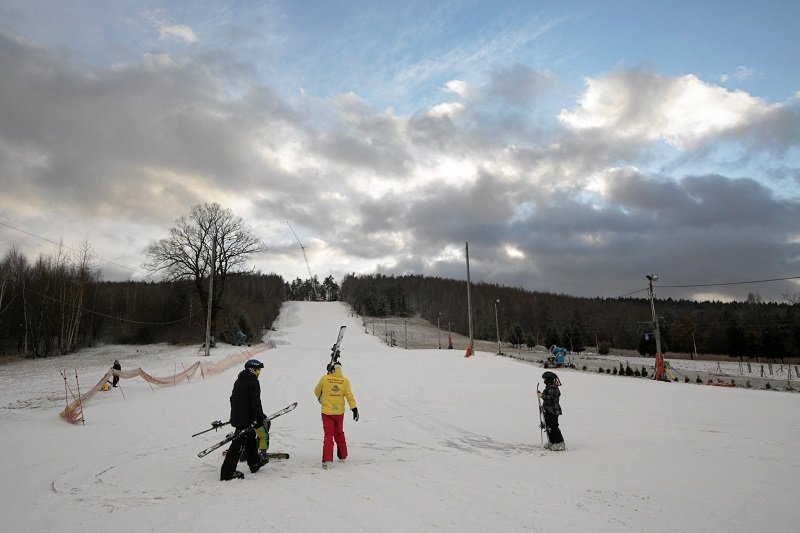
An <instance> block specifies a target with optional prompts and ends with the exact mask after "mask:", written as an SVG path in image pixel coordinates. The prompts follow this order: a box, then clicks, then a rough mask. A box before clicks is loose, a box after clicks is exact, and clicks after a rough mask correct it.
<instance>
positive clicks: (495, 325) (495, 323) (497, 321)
mask: <svg viewBox="0 0 800 533" xmlns="http://www.w3.org/2000/svg"><path fill="white" fill-rule="evenodd" d="M499 302H500V300H499V299H498V300H496V301H495V302H494V327H495V329H496V330H497V354H498V355H500V319H499V318H498V316H497V304H498V303H499Z"/></svg>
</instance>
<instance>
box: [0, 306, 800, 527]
mask: <svg viewBox="0 0 800 533" xmlns="http://www.w3.org/2000/svg"><path fill="white" fill-rule="evenodd" d="M340 324H345V325H347V326H348V330H347V334H346V335H345V338H344V342H343V345H342V361H343V363H344V370H345V374H346V375H347V376H348V377H349V378H350V379H351V381H352V384H353V389H354V393H355V395H356V399H357V401H358V406H359V410H360V412H361V420H360V421H359V422H357V423H354V422H353V421H352V420H351V419H349V418H348V419H347V420H346V423H345V424H346V425H345V430H346V433H347V438H348V444H349V446H350V453H351V456H350V458H349V459H348V461H347V462H346V463H344V464H339V463H337V464H336V465H335V467H334V468H333V469H332V470H328V471H325V470H322V468H321V467H320V454H321V436H322V430H321V424H320V419H319V407H318V405H317V403H316V399H315V398H314V397H313V394H312V389H313V387H314V385H315V383H316V381H317V379H318V378H319V377H320V375H321V374H322V373H324V367H325V364H326V362H327V360H328V357H329V349H330V345H331V343H332V342H333V340H334V337H335V334H336V331H337V329H338V326H339V325H340ZM269 340H271V341H272V342H274V344H275V346H276V348H274V349H268V350H267V349H264V350H263V351H261V352H260V353H258V355H257V357H258V358H260V359H261V360H262V361H264V363H265V365H266V368H265V370H264V372H263V373H262V376H261V378H260V380H261V383H262V388H263V392H262V399H263V402H264V406H265V410H267V411H268V412H272V411H274V410H276V409H278V408H280V407H283V406H284V405H286V404H288V403H290V402H292V401H298V402H299V406H298V408H297V410H296V411H295V412H293V413H291V414H289V415H286V416H285V417H282V418H280V419H278V420H277V421H276V423H275V424H274V426H273V430H272V436H271V451H286V452H289V453H291V455H292V457H291V459H289V460H288V461H284V462H273V463H270V464H269V465H268V466H267V467H266V468H265V469H263V470H262V471H260V472H258V473H257V474H254V475H250V474H249V473H247V472H246V479H244V480H243V481H233V482H220V481H219V480H218V476H219V467H220V465H221V462H222V457H221V455H220V454H217V453H215V454H212V455H209V456H207V457H205V458H203V459H198V458H197V456H196V454H197V452H198V451H200V450H201V449H203V448H205V447H206V446H208V445H210V444H211V443H213V442H215V441H216V439H218V438H220V437H221V436H222V435H221V434H215V433H214V432H210V433H207V434H205V435H202V436H200V437H196V438H191V437H190V435H192V434H193V433H196V432H198V431H200V430H202V429H205V428H207V427H209V423H210V422H211V421H212V420H217V419H223V420H224V419H226V417H227V415H228V397H229V395H230V390H231V385H232V383H233V381H234V379H235V376H236V373H237V372H238V370H239V368H238V367H236V368H232V369H230V370H228V371H226V372H224V373H222V374H220V375H213V376H208V377H205V378H200V379H197V378H196V379H193V380H192V381H191V382H189V383H183V384H179V385H177V386H174V387H172V386H167V387H163V388H155V389H151V387H150V385H149V384H148V383H146V382H144V381H143V380H141V379H138V378H134V379H130V380H124V381H123V382H122V389H121V390H120V389H112V391H110V392H108V393H101V394H100V395H98V396H97V397H95V398H94V399H92V400H91V402H89V403H88V404H86V405H85V413H86V424H85V425H70V424H67V423H66V422H64V421H63V420H61V419H60V418H59V416H58V413H59V411H60V410H61V409H62V408H63V405H64V393H65V382H64V380H63V379H62V377H61V375H60V374H59V370H63V369H64V368H66V369H67V370H68V372H67V375H68V376H69V380H68V383H70V386H73V387H74V373H75V372H77V374H78V375H79V376H80V380H81V388H82V389H84V388H88V387H90V386H91V385H93V384H94V383H95V382H96V381H97V379H99V378H100V376H102V375H103V374H104V373H105V371H106V370H107V369H108V366H109V365H110V363H111V361H112V360H113V359H114V358H118V359H120V361H121V362H122V365H123V369H132V368H136V367H137V366H141V367H142V368H145V369H146V370H148V372H150V373H152V374H154V375H159V376H169V375H172V374H173V373H174V372H176V371H180V369H181V368H184V367H187V366H189V365H191V364H192V363H194V362H196V361H198V360H203V358H202V356H200V355H199V354H198V351H197V349H196V348H191V349H189V348H184V349H176V348H172V347H169V346H165V345H156V346H139V347H132V346H127V347H117V346H107V347H102V348H96V349H93V350H92V351H90V352H87V353H85V354H82V356H81V357H78V356H66V357H63V358H57V359H43V360H28V361H19V362H14V363H9V364H7V365H3V366H1V367H0V405H1V406H2V409H0V445H1V446H2V447H3V449H5V450H13V452H11V453H6V454H3V456H2V458H0V476H2V479H3V480H4V481H3V484H2V488H1V489H0V499H2V501H3V502H4V504H5V505H6V508H8V509H14V512H13V513H7V515H6V517H5V518H4V528H6V529H7V530H8V531H15V532H27V531H30V532H33V531H64V532H71V531H75V532H77V531H85V530H86V529H88V528H97V527H101V526H102V527H113V528H114V529H116V530H119V531H126V532H131V531H132V532H138V531H164V530H175V529H177V530H182V531H195V532H206V531H207V532H215V533H217V532H219V531H248V530H249V531H259V530H270V531H348V532H374V531H459V532H464V531H475V532H478V531H480V532H484V531H554V530H558V531H648V532H661V531H663V532H667V531H687V532H688V531H691V532H695V531H751V530H762V529H763V530H765V531H770V532H789V531H795V530H796V528H797V524H798V523H800V508H798V507H797V505H796V501H795V500H796V495H795V487H796V481H797V479H798V476H799V475H800V466H798V463H797V461H796V457H795V456H796V442H797V441H798V439H799V438H800V427H798V425H797V424H791V423H790V424H787V423H785V419H786V416H787V413H791V412H794V411H795V410H796V409H797V401H798V396H797V395H795V394H783V393H775V392H769V391H759V390H746V389H739V388H736V389H730V388H718V387H697V386H684V385H676V384H671V383H659V382H654V381H651V380H643V379H638V380H637V379H625V378H611V377H608V376H599V375H597V374H594V373H590V372H581V371H571V370H560V371H559V375H560V376H561V380H562V382H563V387H562V406H563V408H564V416H563V417H562V423H561V426H562V430H563V432H564V435H565V439H566V443H567V447H568V450H567V451H566V452H560V453H559V452H548V451H546V450H543V449H542V448H541V442H540V434H539V433H540V432H539V428H538V415H537V412H536V399H535V396H534V391H535V388H536V384H537V383H538V382H540V381H541V378H540V376H541V373H542V369H541V368H540V367H538V366H537V365H534V364H530V363H527V362H522V361H519V360H514V359H510V358H503V357H497V356H495V355H493V354H490V353H487V352H478V353H477V355H476V356H475V357H473V358H469V359H466V358H464V357H463V353H462V352H460V351H458V350H438V349H420V350H403V349H400V348H391V347H389V346H387V345H385V344H383V343H381V342H380V341H379V339H377V338H376V337H374V336H372V335H371V334H367V333H365V332H364V329H363V326H362V324H361V322H360V321H359V319H358V318H357V317H354V316H351V315H350V314H349V313H348V309H347V308H346V307H345V306H343V305H342V304H339V303H311V302H308V303H302V302H288V303H285V304H284V305H283V307H282V308H281V312H280V315H279V318H278V320H277V322H276V323H275V331H273V332H271V333H270V335H269ZM261 347H264V348H265V347H266V346H265V345H262V346H260V347H259V348H261ZM237 350H240V348H236V347H231V346H222V345H220V346H219V347H218V348H216V349H215V351H214V352H213V354H212V356H211V359H213V360H221V359H222V358H223V357H225V356H227V355H230V354H231V353H235V352H236V351H237ZM123 392H124V396H123Z"/></svg>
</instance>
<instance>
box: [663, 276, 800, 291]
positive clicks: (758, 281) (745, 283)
mask: <svg viewBox="0 0 800 533" xmlns="http://www.w3.org/2000/svg"><path fill="white" fill-rule="evenodd" d="M791 279H800V276H789V277H785V278H772V279H756V280H752V281H728V282H726V283H705V284H698V285H659V286H658V287H659V288H669V289H677V288H687V287H720V286H722V285H748V284H751V283H769V282H770V281H787V280H791Z"/></svg>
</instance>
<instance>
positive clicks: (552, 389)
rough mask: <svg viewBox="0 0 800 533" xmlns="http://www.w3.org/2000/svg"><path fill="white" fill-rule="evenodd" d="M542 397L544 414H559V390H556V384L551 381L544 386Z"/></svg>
mask: <svg viewBox="0 0 800 533" xmlns="http://www.w3.org/2000/svg"><path fill="white" fill-rule="evenodd" d="M542 392H543V393H544V395H543V396H544V397H543V398H542V411H544V412H545V414H551V415H560V414H561V403H560V402H559V401H558V400H559V398H560V397H561V391H560V390H558V385H556V384H555V383H551V384H550V385H547V386H546V387H545V388H544V391H542Z"/></svg>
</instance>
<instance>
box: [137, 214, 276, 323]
mask: <svg viewBox="0 0 800 533" xmlns="http://www.w3.org/2000/svg"><path fill="white" fill-rule="evenodd" d="M214 243H216V260H215V265H214V269H213V272H211V257H212V248H213V246H214ZM266 249H267V248H266V246H265V245H264V243H263V242H262V241H261V240H260V239H259V238H258V237H257V236H256V235H255V234H254V233H253V231H252V230H250V229H249V228H247V227H246V226H245V223H244V221H243V220H242V219H241V217H238V216H235V215H234V214H233V212H232V211H231V210H230V209H224V208H222V207H221V206H220V205H219V204H217V203H213V204H202V205H195V206H194V207H192V209H191V211H190V213H189V215H188V216H182V217H180V218H179V219H177V220H176V221H175V225H174V226H173V227H172V228H171V229H170V230H169V237H167V238H165V239H161V240H160V241H158V242H155V243H153V244H151V245H150V246H149V247H148V249H147V255H148V257H149V258H150V261H149V262H148V263H145V265H144V268H145V269H146V270H148V271H150V272H161V273H162V274H163V277H164V279H165V280H167V281H177V280H185V279H190V280H193V281H194V284H195V288H196V290H197V294H198V296H199V297H200V304H201V306H202V308H203V309H206V307H207V306H208V284H207V283H206V279H207V278H209V277H210V276H213V280H214V283H213V287H214V295H213V299H212V301H213V302H219V301H220V299H221V297H222V295H223V293H224V292H225V279H226V277H227V275H228V274H232V273H234V272H241V271H244V270H245V266H246V263H247V260H248V258H249V257H250V256H251V255H253V254H256V253H260V252H264V251H266ZM215 315H216V310H215V309H212V318H211V320H212V322H213V321H214V317H215Z"/></svg>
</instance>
